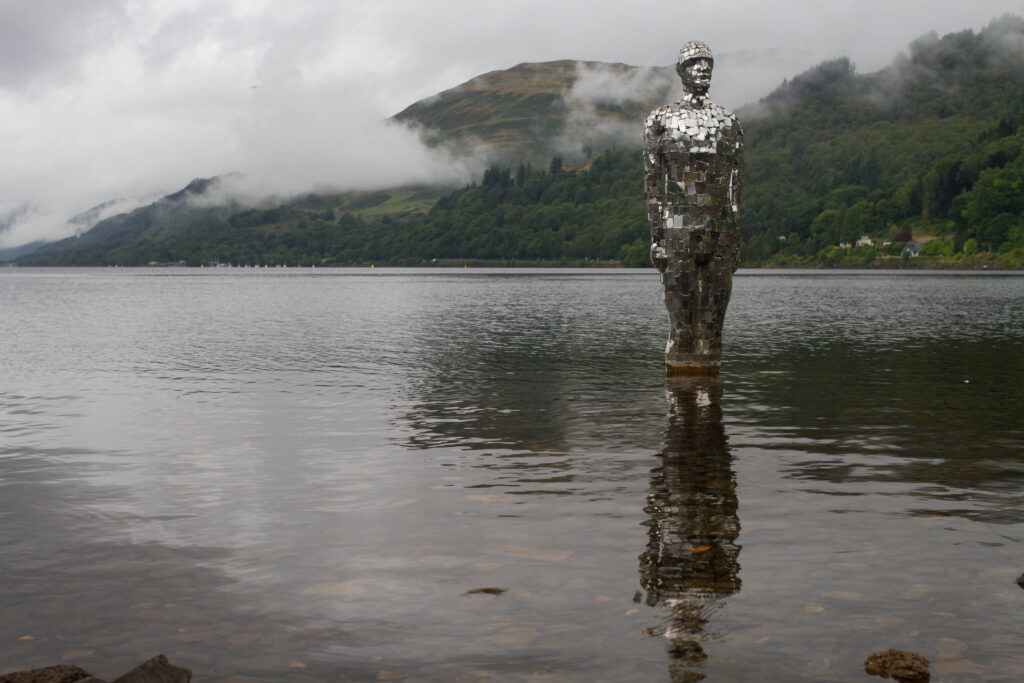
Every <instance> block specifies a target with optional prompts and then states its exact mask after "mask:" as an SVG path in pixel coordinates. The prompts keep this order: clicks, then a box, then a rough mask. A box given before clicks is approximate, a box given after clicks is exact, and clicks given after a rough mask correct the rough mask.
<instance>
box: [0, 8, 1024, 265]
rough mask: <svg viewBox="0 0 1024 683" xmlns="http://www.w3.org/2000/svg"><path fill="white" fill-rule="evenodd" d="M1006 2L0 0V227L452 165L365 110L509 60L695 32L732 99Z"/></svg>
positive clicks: (648, 43) (668, 56) (644, 44)
mask: <svg viewBox="0 0 1024 683" xmlns="http://www.w3.org/2000/svg"><path fill="white" fill-rule="evenodd" d="M1007 12H1009V13H1013V14H1018V15H1024V0H971V1H970V2H964V1H963V0H955V1H954V0H844V1H843V2H826V1H824V0H816V1H813V2H812V1H810V0H776V1H775V2H763V1H760V0H731V1H728V0H717V1H715V2H710V1H704V0H682V1H677V2H665V1H664V0H659V1H657V2H655V1H650V0H630V1H629V2H625V1H618V0H586V1H582V0H561V1H560V2H552V1H551V0H543V1H540V0H502V1H501V2H490V1H489V0H437V1H436V2H430V3H427V2H419V1H413V0H366V1H363V0H289V2H287V3H283V2H270V1H269V0H149V1H146V0H73V1H71V0H0V227H2V226H4V225H6V226H7V227H6V229H4V230H3V231H0V246H14V245H16V244H19V243H23V242H27V241H29V240H32V239H36V238H55V237H61V236H65V235H66V234H68V233H69V231H70V228H69V227H68V226H67V224H66V222H65V221H66V219H67V218H69V217H70V216H72V215H74V214H76V213H78V212H80V211H83V210H85V209H88V208H90V207H92V206H94V205H96V204H99V203H101V202H104V201H107V200H111V199H115V198H124V199H128V200H131V201H138V198H140V197H153V196H157V195H161V194H166V193H168V192H172V191H175V190H177V189H180V188H181V187H183V186H184V185H185V184H187V183H188V181H189V180H191V179H192V178H196V177H208V176H212V175H217V174H221V173H225V172H229V171H244V172H246V173H248V174H250V177H252V178H253V179H254V182H259V183H261V185H260V186H261V187H263V188H266V189H267V190H268V191H269V190H274V191H278V192H285V193H287V192H297V191H302V190H305V189H309V188H311V187H313V186H315V185H323V186H333V187H339V188H346V187H367V186H372V185H379V186H386V185H394V184H398V183H401V182H410V181H416V180H425V181H432V180H446V179H456V178H457V177H458V174H459V173H465V169H461V168H460V167H459V165H458V164H452V163H450V160H445V159H439V158H436V157H435V156H434V155H433V154H432V153H430V152H428V151H427V150H424V149H423V148H421V147H420V146H419V145H418V144H417V142H416V140H415V139H414V138H413V137H412V136H411V135H409V134H408V133H406V132H404V131H400V130H390V129H389V128H387V127H385V126H382V125H381V124H380V122H381V121H382V120H383V119H385V118H386V117H388V116H390V115H391V114H394V113H395V112H397V111H399V110H401V109H403V108H404V107H406V106H407V105H409V104H411V103H412V102H415V101H416V100H418V99H421V98H424V97H427V96H429V95H432V94H434V93H436V92H438V91H440V90H443V89H445V88H450V87H452V86H455V85H457V84H459V83H461V82H463V81H465V80H467V79H469V78H472V77H473V76H476V75H478V74H481V73H484V72H486V71H491V70H494V69H504V68H508V67H510V66H513V65H515V64H517V63H519V62H524V61H546V60H553V59H580V60H599V61H608V62H625V63H628V64H634V65H643V66H654V65H665V64H670V63H673V62H674V60H675V56H676V53H677V51H678V49H679V47H680V45H681V43H683V42H685V41H686V40H690V39H693V38H697V39H701V40H705V41H706V42H707V43H709V45H710V46H711V49H712V50H713V51H714V53H715V55H716V71H715V82H714V84H713V86H712V93H711V94H712V97H713V98H715V99H716V100H718V101H719V102H720V103H722V104H723V105H725V106H727V107H730V108H735V107H738V106H740V105H742V104H744V103H745V102H747V101H754V100H756V99H758V98H759V97H761V96H763V95H765V94H766V93H767V92H768V91H770V90H771V89H772V88H774V87H775V86H776V85H778V83H779V82H780V81H781V79H782V78H783V77H791V76H793V75H795V74H796V73H799V72H800V71H802V70H803V69H805V68H807V67H809V66H813V65H814V64H816V63H818V62H820V61H822V60H824V59H828V58H833V57H839V56H849V57H851V58H852V59H853V60H854V62H855V63H856V65H857V69H858V71H859V72H861V73H864V72H870V71H875V70H877V69H879V68H881V67H883V66H885V65H886V64H888V63H889V62H890V61H891V60H892V58H893V57H894V56H895V55H896V54H897V53H898V52H899V51H901V50H904V49H905V48H906V45H907V44H908V43H909V42H910V41H911V40H913V39H914V38H916V37H918V36H920V35H922V34H925V33H927V32H929V31H936V32H938V33H939V35H942V34H945V33H949V32H951V31H959V30H962V29H966V28H972V29H975V30H978V29H980V28H982V27H984V26H985V25H986V24H987V23H988V22H989V21H990V20H991V19H992V18H994V17H997V16H999V15H1001V14H1004V13H1007ZM130 205H131V204H130V203H126V204H124V205H122V206H123V207H129V206H130Z"/></svg>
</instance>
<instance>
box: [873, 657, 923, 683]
mask: <svg viewBox="0 0 1024 683" xmlns="http://www.w3.org/2000/svg"><path fill="white" fill-rule="evenodd" d="M864 671H866V672H867V673H869V674H871V675H873V676H881V677H882V678H889V677H890V676H891V677H892V678H895V679H896V680H897V681H927V680H928V679H929V678H930V677H931V674H930V673H929V672H928V658H927V657H922V656H921V655H919V654H917V653H916V652H904V651H903V650H883V651H882V652H876V653H874V654H873V655H871V656H870V657H868V658H867V659H866V660H864Z"/></svg>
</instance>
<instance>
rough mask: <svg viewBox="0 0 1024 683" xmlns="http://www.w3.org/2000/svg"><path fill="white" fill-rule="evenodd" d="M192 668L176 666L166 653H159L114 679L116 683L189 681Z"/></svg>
mask: <svg viewBox="0 0 1024 683" xmlns="http://www.w3.org/2000/svg"><path fill="white" fill-rule="evenodd" d="M191 680H192V670H191V669H186V668H185V667H181V666H174V665H173V664H171V663H170V662H168V661H167V657H165V656H164V655H157V656H156V657H153V658H152V659H149V660H147V661H145V662H143V663H142V664H139V665H138V666H137V667H135V668H134V669H132V670H131V671H129V672H128V673H126V674H125V675H123V676H120V677H118V678H115V679H114V683H189V681H191Z"/></svg>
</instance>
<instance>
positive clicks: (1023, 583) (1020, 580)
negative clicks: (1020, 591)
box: [1017, 574, 1024, 588]
mask: <svg viewBox="0 0 1024 683" xmlns="http://www.w3.org/2000/svg"><path fill="white" fill-rule="evenodd" d="M1017 585H1018V586H1020V587H1021V588H1024V574H1021V575H1020V576H1018V577H1017Z"/></svg>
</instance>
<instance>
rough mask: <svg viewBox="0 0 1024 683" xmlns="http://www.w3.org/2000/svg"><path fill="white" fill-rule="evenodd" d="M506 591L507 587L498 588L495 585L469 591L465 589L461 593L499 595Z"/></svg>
mask: <svg viewBox="0 0 1024 683" xmlns="http://www.w3.org/2000/svg"><path fill="white" fill-rule="evenodd" d="M506 592H508V589H507V588H498V587H497V586H487V587H485V588H474V589H473V590H471V591H466V592H465V593H463V595H501V594H502V593H506Z"/></svg>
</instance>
